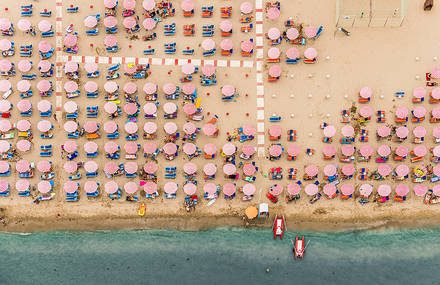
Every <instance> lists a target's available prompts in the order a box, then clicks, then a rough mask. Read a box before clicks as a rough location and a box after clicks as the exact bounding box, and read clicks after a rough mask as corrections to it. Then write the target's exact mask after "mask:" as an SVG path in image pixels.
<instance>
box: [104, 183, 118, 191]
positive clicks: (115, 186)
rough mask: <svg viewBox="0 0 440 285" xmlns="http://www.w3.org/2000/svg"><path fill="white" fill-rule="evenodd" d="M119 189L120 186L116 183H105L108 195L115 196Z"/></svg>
mask: <svg viewBox="0 0 440 285" xmlns="http://www.w3.org/2000/svg"><path fill="white" fill-rule="evenodd" d="M118 189H119V186H118V184H117V183H116V182H115V181H109V182H107V183H105V186H104V191H105V193H107V194H113V193H116V192H117V191H118Z"/></svg>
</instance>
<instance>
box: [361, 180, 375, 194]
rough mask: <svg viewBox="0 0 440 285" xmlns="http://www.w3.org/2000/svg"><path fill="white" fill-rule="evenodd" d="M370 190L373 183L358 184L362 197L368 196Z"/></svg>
mask: <svg viewBox="0 0 440 285" xmlns="http://www.w3.org/2000/svg"><path fill="white" fill-rule="evenodd" d="M371 192H373V185H371V184H366V183H365V184H362V185H361V186H359V193H360V194H361V195H362V196H364V197H368V196H370V194H371Z"/></svg>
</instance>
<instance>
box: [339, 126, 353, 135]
mask: <svg viewBox="0 0 440 285" xmlns="http://www.w3.org/2000/svg"><path fill="white" fill-rule="evenodd" d="M341 133H342V135H343V136H344V137H353V136H354V128H353V127H352V126H351V125H346V126H344V127H342V129H341Z"/></svg>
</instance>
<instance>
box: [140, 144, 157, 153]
mask: <svg viewBox="0 0 440 285" xmlns="http://www.w3.org/2000/svg"><path fill="white" fill-rule="evenodd" d="M143 148H144V153H146V154H153V153H154V152H155V151H156V150H157V146H156V144H155V143H154V142H147V143H144V146H143Z"/></svg>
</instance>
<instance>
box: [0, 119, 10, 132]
mask: <svg viewBox="0 0 440 285" xmlns="http://www.w3.org/2000/svg"><path fill="white" fill-rule="evenodd" d="M10 129H12V124H11V122H10V121H8V120H0V131H1V132H4V133H5V132H7V131H9V130H10Z"/></svg>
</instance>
